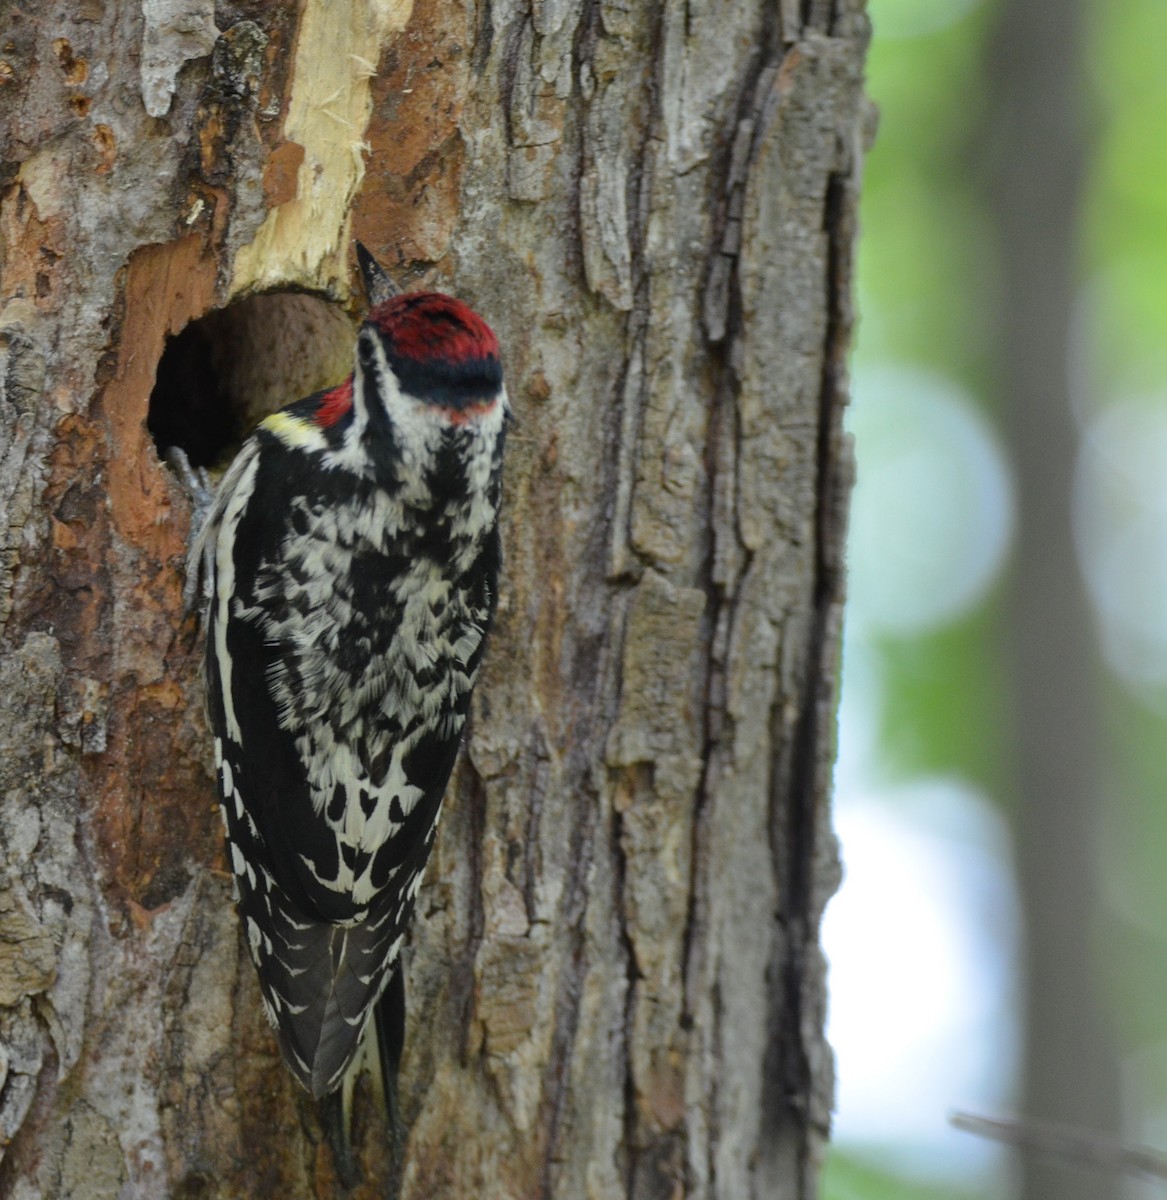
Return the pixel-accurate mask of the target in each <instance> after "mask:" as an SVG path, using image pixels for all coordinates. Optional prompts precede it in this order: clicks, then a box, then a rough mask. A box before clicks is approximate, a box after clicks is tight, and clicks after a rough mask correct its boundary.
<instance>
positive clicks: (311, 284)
mask: <svg viewBox="0 0 1167 1200" xmlns="http://www.w3.org/2000/svg"><path fill="white" fill-rule="evenodd" d="M46 8H48V9H50V10H51V11H46V9H45V8H42V6H40V5H32V4H23V5H22V4H21V3H19V0H17V3H16V4H15V5H13V6H9V7H8V9H7V11H6V16H5V22H6V28H5V29H4V30H3V34H4V36H3V39H0V58H2V59H3V61H2V62H0V105H3V109H2V110H0V121H2V126H0V127H2V129H3V135H2V136H3V137H4V138H5V154H4V160H5V162H4V166H3V168H2V169H3V172H4V174H3V178H2V179H0V185H2V186H3V188H4V192H3V199H2V204H0V247H2V250H3V267H2V270H3V275H2V281H0V282H2V287H0V296H2V297H3V298H4V300H3V305H4V307H3V319H2V328H3V332H2V334H0V338H2V341H0V380H2V390H0V512H2V516H3V519H2V520H0V555H2V557H0V563H2V574H0V640H2V653H3V657H2V660H0V870H2V872H3V873H2V875H0V1043H2V1049H3V1055H2V1057H0V1081H2V1082H0V1147H2V1148H3V1149H4V1151H5V1158H4V1162H3V1164H2V1165H0V1193H2V1194H4V1195H10V1196H13V1197H14V1198H19V1200H31V1198H32V1197H37V1196H46V1197H54V1196H74V1195H75V1196H85V1197H87V1198H102V1197H116V1196H134V1197H146V1198H149V1197H164V1196H182V1197H196V1196H197V1197H223V1198H226V1197H244V1196H263V1195H270V1196H290V1197H291V1196H296V1197H299V1196H313V1197H330V1196H335V1195H340V1194H342V1193H343V1189H342V1188H341V1186H340V1184H339V1183H338V1181H337V1180H336V1178H335V1174H334V1169H333V1164H332V1161H331V1158H330V1156H329V1154H328V1151H327V1149H326V1147H325V1144H324V1143H323V1142H322V1140H321V1131H320V1126H319V1121H318V1116H317V1112H316V1109H315V1106H314V1105H313V1104H312V1103H311V1102H310V1101H309V1100H308V1099H307V1097H306V1096H305V1095H302V1094H301V1093H300V1092H299V1090H298V1088H297V1085H296V1084H295V1083H294V1082H293V1081H292V1078H291V1076H290V1075H289V1074H288V1073H287V1071H286V1070H285V1069H284V1068H283V1066H282V1064H281V1062H280V1059H279V1054H278V1050H277V1048H276V1045H275V1041H274V1039H273V1037H272V1035H271V1032H270V1031H269V1030H268V1028H267V1026H266V1025H265V1023H264V1020H263V1018H262V1016H261V1006H260V1003H259V994H258V988H257V985H256V982H255V979H254V973H253V971H252V968H251V965H250V962H249V960H248V958H247V955H246V954H245V953H244V952H243V951H242V949H241V942H240V935H239V930H238V927H237V921H236V918H235V914H234V911H233V908H232V903H231V889H230V882H229V878H228V876H227V874H226V873H225V872H224V871H223V870H222V867H223V856H222V848H221V833H220V826H219V821H218V818H217V815H216V797H215V787H214V782H213V779H212V773H211V769H210V761H209V760H210V747H209V744H208V735H207V730H206V725H205V722H204V719H203V715H202V689H201V682H200V680H199V671H198V662H199V656H200V649H199V641H198V633H197V629H196V625H195V622H194V620H193V619H191V618H187V619H184V617H183V615H182V596H181V593H182V587H183V578H184V556H185V547H186V539H187V536H188V533H189V524H190V508H189V502H188V499H187V497H186V495H185V493H184V491H183V490H182V489H181V488H180V487H179V486H178V484H177V482H176V480H175V478H174V477H173V476H172V475H171V474H170V472H169V471H168V470H167V469H166V468H165V467H164V466H163V464H162V463H161V461H160V459H159V456H158V453H157V451H156V449H155V444H154V440H153V439H152V438H151V431H152V432H153V433H154V434H155V435H156V436H157V438H158V440H159V441H160V442H165V441H167V440H171V441H175V442H177V443H178V444H180V445H183V446H185V448H186V449H187V450H188V453H190V455H191V457H192V459H195V460H196V461H197V460H199V459H201V460H204V461H211V460H213V459H216V458H217V459H219V460H220V461H221V460H222V457H223V455H224V453H226V452H228V450H227V448H228V446H229V444H230V443H231V441H232V439H233V438H235V437H236V436H237V435H238V433H239V432H240V429H241V427H243V426H244V425H246V424H247V422H248V421H249V420H254V418H255V416H256V415H257V414H258V413H260V412H263V411H266V410H270V409H271V408H273V407H275V406H276V405H278V404H281V403H284V402H287V401H289V400H291V399H294V398H296V397H297V396H298V395H301V394H303V393H305V392H306V391H308V390H309V389H310V388H313V387H316V386H319V385H321V384H324V383H328V382H334V381H335V380H336V379H337V378H338V377H339V376H341V375H343V374H344V373H345V370H346V366H345V359H346V356H347V355H348V353H349V351H350V349H351V344H352V323H351V319H350V315H351V314H352V313H354V312H357V311H358V310H359V307H360V303H359V301H358V300H356V299H354V298H353V297H352V295H351V292H350V282H349V281H350V270H349V258H348V255H349V243H350V237H351V235H352V234H354V233H355V234H356V235H357V236H358V237H360V238H361V239H362V240H363V241H364V242H365V243H366V244H367V245H368V246H369V247H370V249H371V250H372V251H373V252H374V254H376V255H377V256H378V257H379V258H380V259H381V260H382V261H383V262H385V263H386V264H387V266H388V267H389V269H390V271H391V272H392V273H393V274H394V275H395V277H396V278H397V281H398V282H399V283H402V284H403V285H405V286H419V285H422V284H424V285H425V286H428V287H436V288H439V289H441V290H447V291H451V292H455V293H457V294H458V295H460V296H462V297H463V298H465V299H466V300H467V301H468V302H470V303H471V304H473V305H474V307H475V308H477V309H478V310H479V311H480V312H482V313H483V315H484V316H485V317H486V318H487V319H488V321H490V323H491V324H492V326H493V327H494V329H495V330H496V332H497V333H498V335H499V338H500V341H501V342H502V345H503V347H504V360H505V367H506V371H507V377H508V385H509V388H510V391H511V395H512V398H513V401H514V405H515V408H516V411H517V413H518V417H519V426H518V428H517V430H516V431H515V432H514V434H513V436H512V439H511V442H510V449H509V461H508V464H507V474H506V483H505V492H506V495H505V527H504V546H505V551H506V561H505V567H504V582H503V588H502V596H501V601H500V611H499V619H498V623H497V627H496V629H495V632H494V634H493V636H492V642H491V647H490V650H489V653H488V656H487V663H486V667H485V669H484V674H483V678H482V679H481V681H480V683H479V686H478V692H477V696H476V702H475V709H474V714H473V725H472V731H471V733H470V736H469V738H468V740H467V750H466V753H465V754H464V755H463V758H462V761H461V763H460V765H459V768H458V770H457V772H456V775H455V780H454V782H453V783H452V785H451V789H450V796H449V798H448V802H447V805H446V817H445V821H444V823H443V827H442V831H441V833H440V836H439V838H438V844H437V849H436V851H435V854H434V857H433V860H432V861H431V864H430V868H429V872H428V876H427V881H426V884H425V886H424V888H423V889H422V892H421V894H420V897H419V904H418V913H417V917H416V919H415V922H414V929H413V934H412V941H411V946H410V948H409V951H408V953H407V960H406V961H407V964H408V970H407V995H408V1004H409V1013H410V1015H409V1022H408V1030H407V1043H406V1051H405V1061H404V1064H403V1068H402V1080H401V1084H402V1101H403V1106H404V1109H405V1115H406V1118H407V1120H408V1122H409V1123H410V1135H409V1143H408V1147H407V1152H406V1160H405V1163H404V1171H403V1177H402V1181H401V1191H402V1195H403V1196H405V1197H442V1196H449V1197H467V1196H484V1197H492V1198H493V1197H515V1198H516V1200H517V1198H522V1200H527V1198H529V1197H538V1196H547V1197H551V1196H555V1197H596V1198H602V1200H609V1198H612V1197H621V1196H624V1197H643V1198H648V1197H662V1198H663V1197H681V1196H691V1197H759V1198H761V1197H766V1198H769V1197H774V1196H789V1197H809V1196H811V1195H813V1194H814V1191H815V1179H816V1172H817V1165H818V1160H819V1157H820V1155H821V1152H822V1148H823V1142H824V1139H825V1136H826V1133H827V1128H828V1122H829V1109H830V1103H831V1097H832V1066H831V1056H830V1052H829V1050H828V1049H827V1047H826V1045H825V1042H824V1039H823V1032H822V1026H823V1008H824V968H823V963H822V959H821V956H820V953H819V949H818V926H819V917H820V914H821V911H822V908H823V905H824V903H825V902H826V899H827V897H828V896H829V895H830V893H831V892H832V890H833V889H834V887H835V884H836V881H837V867H836V861H835V844H834V839H833V836H832V834H831V830H830V826H829V821H828V817H827V802H828V792H829V781H830V762H831V758H832V753H833V739H832V729H833V725H832V722H833V710H834V699H835V677H836V673H837V651H838V629H839V620H840V605H841V597H842V576H841V555H842V537H843V528H844V521H845V509H846V499H847V492H848V487H849V480H850V467H849V458H848V451H847V449H846V445H845V442H844V439H843V437H842V434H841V429H840V420H841V409H842V405H843V403H844V399H845V354H846V351H847V346H848V339H849V334H850V326H851V310H850V298H849V290H850V274H851V266H850V263H851V245H852V240H853V236H854V213H855V189H856V184H857V176H858V157H859V151H860V145H859V143H860V139H861V123H862V118H863V112H864V110H863V105H862V100H861V91H860V77H861V70H862V59H863V53H864V48H865V44H866V19H865V17H864V15H863V13H862V11H861V9H862V0H803V2H802V3H801V4H800V3H798V2H797V0H782V3H781V4H773V3H769V2H767V0H749V2H741V3H733V4H728V3H720V4H719V3H713V2H711V0H710V2H706V3H697V2H696V0H690V2H689V3H686V4H680V3H667V4H664V5H660V6H657V5H647V4H646V5H626V4H618V3H614V2H611V0H595V2H592V0H587V2H585V0H542V2H535V3H532V4H531V5H530V6H525V5H504V4H494V5H492V4H490V3H488V2H487V0H481V2H480V3H478V4H477V5H475V4H470V3H441V2H440V0H416V2H415V3H413V4H412V5H411V4H410V2H409V0H354V2H353V3H351V4H344V3H337V2H336V0H303V2H302V3H301V4H299V5H296V4H292V3H290V2H286V0H219V2H218V3H213V2H212V0H144V2H143V3H142V4H136V3H133V2H132V0H118V2H111V3H107V4H98V3H94V2H88V0H86V2H82V3H69V4H64V3H61V4H58V5H55V6H46ZM248 297H250V298H248ZM180 331H183V332H182V333H181V336H176V335H179V334H180ZM148 422H149V426H148V424H147V423H148ZM369 1092H370V1089H369V1088H368V1087H367V1086H366V1085H362V1086H361V1087H360V1088H358V1092H357V1095H356V1099H355V1130H354V1134H355V1137H356V1140H357V1143H358V1146H359V1150H360V1153H361V1163H362V1170H363V1172H364V1181H363V1183H362V1184H360V1185H358V1187H357V1188H356V1189H355V1190H354V1191H353V1192H352V1193H351V1194H352V1195H356V1196H373V1195H381V1194H384V1190H385V1185H386V1180H387V1179H388V1177H389V1172H390V1169H389V1165H388V1163H387V1153H386V1150H385V1129H384V1124H383V1120H382V1118H381V1116H380V1114H379V1113H378V1111H377V1109H376V1106H375V1105H374V1104H373V1103H372V1100H371V1098H370V1094H369Z"/></svg>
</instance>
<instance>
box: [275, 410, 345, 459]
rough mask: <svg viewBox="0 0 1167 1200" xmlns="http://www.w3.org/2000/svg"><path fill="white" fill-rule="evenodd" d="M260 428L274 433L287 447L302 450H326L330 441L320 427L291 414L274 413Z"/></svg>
mask: <svg viewBox="0 0 1167 1200" xmlns="http://www.w3.org/2000/svg"><path fill="white" fill-rule="evenodd" d="M260 428H261V429H266V430H267V431H268V432H269V433H274V434H275V435H276V437H278V438H279V439H280V441H281V442H283V443H284V445H285V446H294V447H298V448H299V449H301V450H325V449H327V447H328V439H327V438H325V436H324V432H323V430H321V429H320V427H319V426H318V425H314V424H313V423H312V422H311V421H305V420H303V419H302V418H301V417H293V416H292V414H291V413H286V412H274V413H272V415H271V416H270V417H267V418H266V419H265V420H264V421H263V422H261V424H260Z"/></svg>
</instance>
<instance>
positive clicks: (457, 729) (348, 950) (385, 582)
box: [198, 248, 509, 1097]
mask: <svg viewBox="0 0 1167 1200" xmlns="http://www.w3.org/2000/svg"><path fill="white" fill-rule="evenodd" d="M362 250H363V248H362ZM366 260H367V256H365V257H364V258H363V259H362V265H363V266H365V267H366V272H368V266H369V264H368V262H367V261H366ZM373 269H374V272H376V271H378V270H379V269H377V268H375V265H374V267H373ZM382 278H383V277H382ZM373 290H374V298H376V291H375V289H373ZM382 294H384V293H382ZM508 415H509V405H508V400H507V395H506V390H505V388H504V386H503V378H502V369H501V366H500V362H499V352H498V343H497V341H496V340H495V336H494V334H493V333H492V332H491V331H490V329H489V328H488V326H487V325H486V323H485V322H484V321H483V320H482V318H481V317H479V316H478V315H477V314H476V313H474V312H472V311H471V310H470V309H469V308H467V307H466V305H464V304H462V303H461V302H459V301H458V300H455V299H453V298H452V297H450V296H444V295H440V294H436V293H415V294H409V295H398V296H393V297H392V298H389V299H385V300H382V301H381V302H380V303H377V304H375V305H374V307H373V308H372V309H371V311H370V312H369V315H368V317H367V319H366V320H365V322H364V324H363V326H362V327H361V330H360V335H359V338H358V342H357V350H356V361H355V370H354V371H353V373H352V375H351V376H350V377H349V378H348V379H347V380H345V382H344V383H342V384H341V385H340V386H339V387H336V388H333V389H332V390H331V391H327V392H321V393H317V394H316V395H313V396H309V397H308V398H307V399H304V400H300V401H298V402H297V403H294V404H292V405H290V406H289V407H287V408H284V409H281V410H280V411H279V412H276V413H274V414H272V415H271V416H269V417H268V418H267V419H266V420H264V421H263V422H262V423H261V424H260V426H259V427H258V428H257V429H256V431H255V433H254V434H253V435H252V437H251V438H250V439H249V440H248V441H247V442H246V444H245V445H244V446H243V449H242V450H241V451H240V453H239V455H238V456H237V457H236V459H235V461H234V462H233V463H232V465H231V467H230V470H229V471H228V472H227V474H226V476H225V477H224V478H223V481H222V483H221V484H220V486H219V489H218V493H217V495H216V498H215V502H214V507H213V509H212V511H211V515H210V518H209V520H208V522H207V525H206V527H205V529H204V531H203V533H202V535H201V537H200V542H199V547H198V553H200V554H201V556H202V561H203V570H204V580H205V589H206V593H207V596H208V608H207V621H206V630H207V651H206V672H207V690H208V696H209V710H210V718H211V725H212V728H213V731H214V736H215V757H216V761H217V765H218V772H219V783H220V789H221V792H220V802H221V806H222V812H223V818H224V822H225V825H226V829H227V846H228V853H229V856H230V865H231V868H232V871H233V873H234V878H235V885H236V890H237V895H238V907H239V914H240V919H241V920H242V922H243V925H244V928H245V930H246V935H247V941H248V944H249V945H250V947H251V955H252V958H253V959H254V960H255V965H256V968H257V970H258V972H259V981H260V985H261V989H262V993H263V1000H264V1005H265V1008H266V1010H267V1015H268V1017H269V1018H270V1020H271V1023H272V1025H273V1026H274V1027H275V1029H276V1032H277V1035H278V1038H279V1043H280V1047H281V1049H282V1051H283V1055H284V1058H285V1060H286V1062H287V1064H288V1066H289V1067H290V1068H291V1070H292V1072H293V1073H294V1074H295V1076H296V1077H297V1078H298V1079H299V1080H300V1082H301V1083H302V1084H303V1085H304V1086H305V1087H306V1088H307V1089H308V1090H309V1091H310V1092H311V1093H312V1094H313V1095H314V1096H318V1097H322V1096H326V1095H328V1094H329V1093H332V1092H334V1091H335V1089H336V1088H337V1087H338V1086H339V1084H340V1083H341V1080H342V1077H343V1075H344V1073H345V1070H346V1068H347V1067H348V1066H349V1064H350V1063H351V1062H352V1059H353V1056H354V1054H355V1053H356V1050H357V1047H358V1045H359V1042H360V1039H361V1036H362V1033H363V1031H364V1029H365V1026H366V1024H367V1022H368V1021H369V1019H370V1015H371V1014H372V1013H373V1012H374V1010H375V1009H376V1010H377V1016H378V1025H379V1026H380V1025H382V1023H383V1024H384V1026H385V1028H384V1029H383V1030H382V1038H383V1039H385V1038H388V1040H390V1041H391V1042H392V1041H395V1042H396V1045H397V1048H398V1049H399V1048H400V1037H401V1036H402V1031H403V1028H404V1026H403V1022H404V1007H403V1006H404V992H403V990H402V987H401V971H400V964H399V953H400V949H401V944H402V938H403V936H404V933H405V929H406V926H407V923H408V921H409V918H410V914H411V912H412V910H413V906H414V900H415V897H416V896H417V891H418V886H419V884H420V883H421V878H422V872H423V870H424V869H425V865H426V860H427V858H428V857H429V853H430V849H431V847H432V846H433V841H434V835H435V833H436V830H437V823H438V816H439V813H440V812H441V807H442V794H443V792H444V791H445V788H446V784H447V781H448V780H449V777H450V772H451V770H452V769H453V765H454V759H455V756H456V754H457V751H458V744H459V741H460V738H461V736H462V730H463V726H464V724H465V722H466V715H467V710H468V708H469V705H470V693H471V690H472V689H473V687H474V682H475V679H476V678H477V676H478V669H479V665H480V664H481V661H482V655H483V650H484V647H485V640H486V635H487V630H488V629H489V627H490V623H491V618H492V616H493V613H494V608H495V597H496V584H497V577H498V569H499V536H498V526H497V521H498V510H499V496H500V487H501V473H502V457H503V442H504V437H505V431H506V425H507V419H508ZM391 985H392V986H391ZM387 988H388V991H387ZM378 1001H380V1002H381V1003H380V1004H378ZM388 1009H392V1010H393V1011H387V1010H388ZM392 1066H393V1067H394V1069H395V1066H396V1064H395V1063H393V1064H392Z"/></svg>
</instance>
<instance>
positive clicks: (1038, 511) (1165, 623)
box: [826, 0, 1167, 1200]
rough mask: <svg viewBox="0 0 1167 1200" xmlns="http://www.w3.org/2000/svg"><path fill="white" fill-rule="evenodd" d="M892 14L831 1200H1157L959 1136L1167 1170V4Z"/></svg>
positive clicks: (863, 359) (868, 400) (850, 680)
mask: <svg viewBox="0 0 1167 1200" xmlns="http://www.w3.org/2000/svg"><path fill="white" fill-rule="evenodd" d="M869 7H870V13H871V17H872V21H873V26H874V30H875V40H874V43H873V47H872V53H871V59H870V66H869V90H870V93H871V95H872V96H873V98H874V99H875V100H876V102H877V103H878V104H879V105H880V108H881V112H882V115H881V123H880V133H879V137H878V139H877V142H876V146H875V149H874V151H873V153H872V155H871V156H870V159H869V160H868V166H867V175H866V178H865V181H864V191H863V202H862V215H863V234H862V238H861V239H860V269H859V299H860V312H861V316H862V324H861V327H860V331H859V338H858V347H857V353H856V359H855V364H854V376H855V404H854V410H853V413H852V427H853V430H854V432H855V434H856V439H857V448H858V462H859V483H858V487H857V491H856V496H855V508H854V515H853V520H852V534H851V585H850V596H849V600H848V617H847V620H848V634H847V643H846V650H845V655H844V659H845V666H844V685H843V716H842V725H841V736H840V766H839V775H838V812H839V828H840V835H841V837H842V840H843V847H844V860H845V862H846V864H847V871H848V879H847V882H846V883H845V884H844V888H843V890H842V892H841V893H840V896H839V897H838V899H837V900H836V901H835V903H834V905H833V906H832V908H831V909H830V910H829V911H828V917H827V922H828V924H827V930H826V938H827V948H828V953H829V954H830V955H831V959H832V1001H831V1003H832V1035H833V1041H834V1042H835V1045H836V1050H837V1052H838V1056H839V1078H840V1097H839V1113H838V1119H837V1129H836V1145H835V1149H834V1151H833V1157H832V1160H831V1163H830V1165H829V1169H828V1174H827V1186H826V1195H827V1197H828V1198H830V1200H842V1198H844V1197H878V1196H885V1195H886V1196H894V1197H897V1198H902V1197H906V1196H913V1195H917V1194H918V1195H921V1196H925V1195H926V1196H930V1197H944V1196H952V1197H963V1196H989V1195H991V1196H993V1197H1007V1196H1023V1197H1025V1200H1031V1198H1032V1200H1045V1198H1046V1197H1054V1196H1056V1197H1059V1200H1073V1198H1076V1197H1079V1196H1080V1197H1086V1196H1090V1197H1109V1196H1119V1195H1122V1196H1130V1197H1134V1196H1141V1195H1143V1194H1148V1195H1149V1194H1151V1192H1150V1190H1149V1185H1145V1184H1138V1183H1136V1182H1134V1181H1130V1180H1121V1179H1116V1178H1114V1177H1112V1176H1108V1175H1106V1174H1103V1173H1100V1172H1098V1171H1094V1170H1089V1169H1085V1168H1081V1167H1075V1166H1071V1165H1069V1164H1067V1163H1064V1162H1057V1161H1053V1162H1050V1161H1046V1162H1042V1161H1040V1160H1038V1159H1031V1158H1030V1157H1029V1156H1018V1157H1016V1158H1014V1157H1011V1156H1010V1155H1008V1154H1007V1153H1006V1152H1004V1151H1000V1150H997V1149H995V1148H994V1147H991V1146H989V1145H987V1144H982V1143H980V1142H978V1141H977V1140H976V1139H974V1138H971V1137H970V1136H969V1135H967V1134H963V1133H958V1132H956V1131H953V1130H950V1129H948V1128H947V1126H946V1120H947V1115H948V1113H949V1112H950V1111H952V1110H958V1109H965V1110H968V1109H971V1110H976V1111H981V1112H986V1111H987V1112H993V1113H996V1114H1004V1115H1011V1114H1019V1115H1021V1116H1023V1117H1025V1118H1039V1119H1044V1120H1050V1121H1057V1122H1065V1123H1069V1124H1072V1125H1076V1126H1083V1127H1088V1128H1091V1129H1095V1130H1100V1131H1103V1132H1108V1133H1112V1134H1115V1135H1116V1136H1121V1137H1122V1138H1123V1139H1125V1140H1127V1141H1131V1142H1140V1143H1146V1144H1149V1145H1152V1146H1156V1147H1158V1148H1159V1149H1160V1150H1167V1028H1165V1026H1167V1012H1165V1011H1164V1004H1163V1002H1162V999H1161V997H1162V996H1163V995H1164V993H1165V991H1167V989H1165V988H1164V979H1163V976H1164V973H1165V972H1167V946H1165V944H1164V941H1165V939H1164V933H1163V930H1164V928H1165V926H1167V920H1165V919H1164V918H1165V916H1167V894H1165V893H1167V872H1165V871H1164V870H1163V867H1162V853H1163V852H1162V849H1161V847H1162V846H1163V844H1164V842H1165V841H1167V806H1165V805H1164V804H1163V803H1162V801H1161V797H1162V796H1163V795H1164V792H1165V786H1167V779H1165V775H1167V763H1165V756H1164V755H1163V752H1162V749H1161V747H1162V744H1163V733H1164V729H1163V717H1164V713H1167V579H1165V578H1164V575H1165V571H1167V566H1165V564H1167V482H1165V481H1167V338H1165V336H1164V323H1165V320H1167V272H1165V271H1164V269H1163V263H1164V252H1165V250H1167V160H1165V156H1164V154H1163V153H1162V146H1163V143H1164V140H1165V139H1164V130H1165V129H1167V72H1165V71H1164V70H1163V66H1164V52H1165V50H1167V4H1164V3H1163V2H1162V0H1110V2H1108V3H1102V2H1101V0H870V6H869ZM1144 1188H1146V1189H1148V1190H1146V1191H1145V1192H1144V1190H1143V1189H1144ZM1156 1194H1157V1193H1156Z"/></svg>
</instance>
